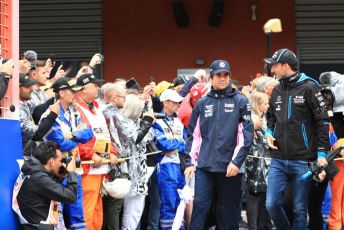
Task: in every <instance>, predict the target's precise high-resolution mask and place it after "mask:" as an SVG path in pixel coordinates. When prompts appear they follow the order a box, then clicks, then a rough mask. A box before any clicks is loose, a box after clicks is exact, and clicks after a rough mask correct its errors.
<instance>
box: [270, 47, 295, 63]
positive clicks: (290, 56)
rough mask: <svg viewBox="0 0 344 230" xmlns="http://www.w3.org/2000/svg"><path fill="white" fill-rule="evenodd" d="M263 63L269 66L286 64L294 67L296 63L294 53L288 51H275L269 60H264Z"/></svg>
mask: <svg viewBox="0 0 344 230" xmlns="http://www.w3.org/2000/svg"><path fill="white" fill-rule="evenodd" d="M264 62H265V63H267V64H270V65H273V64H276V63H287V64H289V65H296V64H297V63H298V60H297V57H296V55H295V53H294V52H293V51H291V50H289V49H286V48H284V49H279V50H277V51H276V52H275V53H274V54H273V55H272V57H271V58H265V59H264Z"/></svg>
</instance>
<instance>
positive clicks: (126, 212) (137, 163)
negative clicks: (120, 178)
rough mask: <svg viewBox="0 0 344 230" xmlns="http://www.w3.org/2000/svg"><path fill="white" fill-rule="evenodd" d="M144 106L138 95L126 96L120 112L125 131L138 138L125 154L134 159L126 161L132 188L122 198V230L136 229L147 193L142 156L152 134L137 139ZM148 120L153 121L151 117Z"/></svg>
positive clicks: (144, 164) (145, 166)
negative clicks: (125, 127)
mask: <svg viewBox="0 0 344 230" xmlns="http://www.w3.org/2000/svg"><path fill="white" fill-rule="evenodd" d="M144 106H145V103H144V101H143V100H141V99H140V98H139V96H138V95H135V94H128V95H127V96H126V100H125V104H124V108H123V110H122V113H123V115H124V116H125V117H127V118H128V126H127V129H129V130H127V131H129V132H132V133H133V134H134V136H135V135H136V136H137V137H138V138H136V141H135V143H132V148H131V151H128V152H127V156H128V157H135V158H132V159H129V160H128V161H127V162H128V172H129V176H130V180H131V182H132V186H131V189H130V193H129V195H128V196H127V197H126V198H124V204H123V219H122V229H136V228H137V226H138V224H139V221H140V218H141V215H142V212H143V209H144V202H145V197H146V195H147V193H148V187H147V181H148V176H149V175H148V174H147V159H146V156H144V155H143V154H144V153H145V152H146V143H147V141H148V140H150V139H153V133H152V132H148V133H147V135H145V136H144V138H143V137H142V138H143V139H141V138H139V136H140V130H141V129H142V121H143V120H144V119H145V118H147V113H145V116H143V119H141V115H142V113H143V109H144ZM148 117H149V116H148ZM150 118H151V119H152V120H153V118H152V117H150ZM150 125H151V123H150ZM138 139H141V140H138ZM128 141H130V139H128Z"/></svg>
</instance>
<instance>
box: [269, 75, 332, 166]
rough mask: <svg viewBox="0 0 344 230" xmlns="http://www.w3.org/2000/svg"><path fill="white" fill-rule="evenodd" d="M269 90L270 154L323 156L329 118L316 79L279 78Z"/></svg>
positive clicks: (285, 156) (272, 155)
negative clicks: (273, 142)
mask: <svg viewBox="0 0 344 230" xmlns="http://www.w3.org/2000/svg"><path fill="white" fill-rule="evenodd" d="M280 83H281V84H280V85H278V86H276V87H275V88H274V89H273V91H272V96H271V99H270V107H269V110H268V113H267V118H268V131H267V133H270V134H272V135H273V136H274V138H275V139H276V141H275V145H276V146H277V148H278V149H277V150H272V152H271V157H273V158H281V159H290V160H301V159H304V160H306V159H315V158H316V157H317V153H318V155H319V154H323V155H325V152H326V151H327V150H328V148H329V119H328V117H327V114H326V112H325V109H324V102H323V98H322V95H321V93H320V91H319V89H318V85H317V82H316V81H315V80H314V79H312V78H309V77H307V76H306V75H304V74H300V73H295V74H294V75H292V76H289V77H286V78H282V79H281V80H280Z"/></svg>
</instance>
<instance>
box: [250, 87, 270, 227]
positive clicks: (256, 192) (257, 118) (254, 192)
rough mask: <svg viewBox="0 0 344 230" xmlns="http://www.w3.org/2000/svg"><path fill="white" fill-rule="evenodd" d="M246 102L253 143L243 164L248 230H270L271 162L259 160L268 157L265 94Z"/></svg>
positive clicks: (251, 96) (267, 101)
mask: <svg viewBox="0 0 344 230" xmlns="http://www.w3.org/2000/svg"><path fill="white" fill-rule="evenodd" d="M249 101H250V105H251V111H252V112H251V118H252V121H253V124H254V142H253V145H252V147H251V149H250V151H249V154H248V157H247V159H246V162H245V167H246V172H245V177H246V184H247V188H248V197H247V203H246V210H247V221H248V227H249V229H250V230H255V229H266V230H270V229H272V225H271V219H270V216H269V214H268V212H267V210H266V207H265V200H266V188H267V172H268V167H269V165H270V160H267V159H263V158H258V157H268V156H269V150H268V146H267V141H266V138H265V137H264V135H265V131H266V130H267V124H266V117H265V113H266V112H267V110H268V108H269V98H268V95H267V94H265V93H261V92H257V91H256V92H253V93H252V94H251V95H250V97H249Z"/></svg>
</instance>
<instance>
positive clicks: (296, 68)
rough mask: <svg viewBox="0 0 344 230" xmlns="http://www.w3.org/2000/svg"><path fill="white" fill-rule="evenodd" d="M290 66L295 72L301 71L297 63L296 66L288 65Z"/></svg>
mask: <svg viewBox="0 0 344 230" xmlns="http://www.w3.org/2000/svg"><path fill="white" fill-rule="evenodd" d="M288 65H289V66H290V68H291V69H292V70H293V71H298V70H299V64H298V63H295V64H288Z"/></svg>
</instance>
